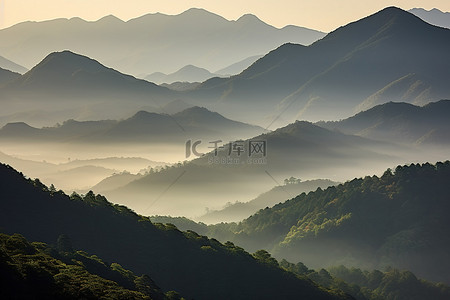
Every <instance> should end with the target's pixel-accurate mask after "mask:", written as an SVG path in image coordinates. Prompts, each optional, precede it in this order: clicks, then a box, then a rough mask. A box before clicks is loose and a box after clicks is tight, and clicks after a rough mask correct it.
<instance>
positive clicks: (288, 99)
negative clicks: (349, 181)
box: [191, 7, 450, 127]
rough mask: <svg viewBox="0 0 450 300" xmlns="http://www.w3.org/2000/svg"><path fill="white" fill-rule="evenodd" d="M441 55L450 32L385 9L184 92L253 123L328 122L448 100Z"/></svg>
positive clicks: (448, 46)
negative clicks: (389, 106) (393, 105)
mask: <svg viewBox="0 0 450 300" xmlns="http://www.w3.org/2000/svg"><path fill="white" fill-rule="evenodd" d="M449 52H450V30H448V29H444V28H440V27H435V26H432V25H430V24H428V23H425V22H424V21H422V20H421V19H419V18H418V17H416V16H414V15H412V14H410V13H408V12H406V11H403V10H401V9H399V8H395V7H389V8H386V9H383V10H382V11H380V12H377V13H375V14H373V15H371V16H368V17H366V18H364V19H361V20H359V21H356V22H353V23H350V24H348V25H346V26H343V27H340V28H338V29H336V30H335V31H333V32H331V33H329V34H328V35H327V36H326V37H324V38H323V39H321V40H319V41H317V42H315V43H313V44H312V45H310V46H307V47H306V46H301V45H295V44H285V45H283V46H281V47H279V48H277V49H275V50H273V51H271V52H270V53H269V54H267V55H265V56H264V57H263V58H261V59H259V60H258V61H256V62H255V63H254V64H253V65H252V66H250V67H249V68H248V69H246V70H245V71H244V72H242V73H241V74H239V75H237V76H233V77H231V78H227V79H219V78H213V79H210V80H208V81H206V82H204V83H203V84H202V85H201V86H200V87H199V88H197V89H196V90H194V91H192V92H191V93H192V94H193V95H195V96H197V97H199V98H201V97H204V98H205V101H208V102H209V103H213V102H214V103H216V106H217V108H215V109H216V110H218V111H220V112H222V113H224V114H229V115H230V116H233V117H234V118H235V119H238V120H245V119H247V120H250V121H252V122H253V123H256V124H261V123H264V124H268V125H269V126H275V127H279V126H280V123H281V124H282V125H283V124H285V123H286V121H284V122H281V120H282V119H284V120H288V122H289V120H293V119H306V120H315V121H318V120H336V119H340V118H346V117H349V116H351V115H352V114H353V113H356V112H358V111H359V110H362V109H368V108H370V107H372V106H375V105H377V104H382V103H384V102H388V101H394V100H395V101H404V102H408V103H414V104H425V103H428V102H431V101H438V100H441V99H446V98H449V97H450V90H449V85H448V84H447V81H446V78H449V76H450V68H449V66H450V60H449V56H448V54H447V53H449ZM430 53H433V54H432V55H431V54H430ZM397 99H398V100H397ZM256 105H257V107H258V111H256V110H255V109H254V107H255V106H256ZM249 111H251V112H252V113H251V114H249V113H248V112H249ZM274 122H275V123H274Z"/></svg>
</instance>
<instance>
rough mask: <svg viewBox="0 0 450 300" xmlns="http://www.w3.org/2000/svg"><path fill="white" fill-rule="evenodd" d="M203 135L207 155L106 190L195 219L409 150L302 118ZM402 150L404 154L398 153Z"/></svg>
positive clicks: (386, 161)
mask: <svg viewBox="0 0 450 300" xmlns="http://www.w3.org/2000/svg"><path fill="white" fill-rule="evenodd" d="M197 119H198V118H195V119H194V120H197ZM180 124H181V123H180ZM194 141H195V140H192V143H194ZM200 142H201V143H200V146H199V148H198V149H197V151H199V152H202V153H206V155H203V156H200V157H198V158H196V159H194V160H191V161H189V162H184V163H180V164H178V165H174V166H171V167H169V168H164V169H163V170H160V171H158V172H154V173H151V174H148V175H147V176H145V177H143V178H141V179H139V180H136V181H133V182H131V183H129V184H128V185H126V186H124V187H122V188H119V189H117V190H113V191H108V192H106V193H105V194H106V195H107V196H108V198H109V199H111V200H112V201H114V202H116V203H121V204H124V205H127V206H129V207H132V208H133V209H135V210H136V211H138V212H140V213H142V214H149V215H172V216H186V217H190V218H194V219H197V218H198V217H199V216H201V215H204V214H205V210H206V211H208V210H211V209H213V210H217V209H220V208H222V207H223V206H224V205H226V203H228V202H236V201H238V202H248V201H249V200H250V199H254V198H256V197H257V196H258V195H259V194H261V190H269V189H270V188H272V187H273V185H274V183H275V184H277V185H279V182H283V180H284V179H285V178H290V177H291V176H295V177H299V178H304V179H305V180H307V179H310V178H311V177H312V178H324V177H326V176H327V177H329V178H331V179H332V180H334V181H337V180H343V179H345V177H350V176H361V175H362V174H364V173H363V170H364V169H371V170H376V171H375V172H382V170H383V169H385V168H387V167H388V166H389V165H391V164H392V163H394V162H398V161H403V160H404V159H407V157H408V158H409V157H410V155H411V153H410V151H409V150H408V149H407V148H405V147H400V148H399V147H398V146H394V145H390V144H388V143H384V142H375V141H372V140H368V139H365V138H362V137H356V136H351V135H345V134H342V133H338V132H333V131H329V130H327V129H324V128H321V127H319V126H316V125H313V124H311V123H308V122H300V121H298V122H296V123H293V124H290V125H288V126H286V127H284V128H280V129H278V130H276V131H274V132H269V133H265V134H262V135H259V136H255V137H253V138H250V139H247V140H235V141H233V142H231V143H228V141H226V140H219V141H217V140H200ZM183 145H184V144H183ZM186 146H187V147H186V148H187V150H188V153H187V154H190V157H189V158H192V157H195V155H194V153H193V150H192V149H191V148H193V147H192V146H193V145H192V144H191V145H188V144H186ZM189 146H191V147H189ZM200 147H205V148H203V149H205V150H203V149H202V148H200ZM216 147H217V148H216ZM255 149H257V150H258V151H256V150H255ZM264 149H265V151H264ZM189 150H190V151H189ZM216 150H217V152H216ZM399 153H401V158H400V157H397V155H398V154H399ZM149 195H152V196H151V197H150V199H149Z"/></svg>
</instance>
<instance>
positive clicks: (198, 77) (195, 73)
mask: <svg viewBox="0 0 450 300" xmlns="http://www.w3.org/2000/svg"><path fill="white" fill-rule="evenodd" d="M217 76H219V75H216V74H213V73H211V72H209V71H208V70H206V69H204V68H199V67H196V66H193V65H187V66H184V67H182V68H181V69H179V70H178V71H176V72H174V73H171V74H163V73H160V72H156V73H153V74H150V75H147V76H145V80H148V81H150V82H154V83H156V84H162V83H169V84H170V83H174V82H178V81H179V82H203V81H205V80H207V79H210V78H212V77H217Z"/></svg>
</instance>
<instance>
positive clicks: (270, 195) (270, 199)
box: [166, 179, 337, 226]
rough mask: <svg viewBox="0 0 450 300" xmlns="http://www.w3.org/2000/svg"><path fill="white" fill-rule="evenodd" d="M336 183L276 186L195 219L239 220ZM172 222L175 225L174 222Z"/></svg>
mask: <svg viewBox="0 0 450 300" xmlns="http://www.w3.org/2000/svg"><path fill="white" fill-rule="evenodd" d="M336 184H337V182H333V181H331V180H325V179H316V180H307V181H303V182H295V183H289V184H285V185H282V186H276V187H274V188H272V189H271V190H269V191H267V192H265V193H263V194H261V195H259V196H258V197H256V198H255V199H253V200H250V201H249V202H236V203H231V202H230V203H228V204H227V205H226V206H225V207H224V208H223V209H221V210H213V211H210V212H208V213H206V214H205V215H203V216H201V217H199V218H197V220H198V221H200V222H204V223H219V222H239V221H242V220H244V219H246V218H248V217H249V216H251V215H253V214H255V213H256V212H257V211H258V210H260V209H264V208H266V207H272V206H274V205H275V204H277V203H281V202H283V201H284V200H286V198H287V197H288V198H293V197H294V195H299V194H301V193H308V192H310V191H314V190H316V189H317V188H319V187H320V188H322V189H325V188H327V187H329V186H332V185H336ZM166 223H167V222H166ZM174 224H175V225H177V224H176V223H174ZM177 226H178V225H177Z"/></svg>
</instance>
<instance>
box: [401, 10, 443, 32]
mask: <svg viewBox="0 0 450 300" xmlns="http://www.w3.org/2000/svg"><path fill="white" fill-rule="evenodd" d="M408 11H409V12H410V13H412V14H414V15H416V16H418V17H419V18H421V19H422V20H424V21H425V22H428V23H430V24H433V25H436V26H440V27H445V28H450V13H449V12H442V11H440V10H439V9H437V8H433V9H431V10H426V9H423V8H413V9H410V10H408Z"/></svg>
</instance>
